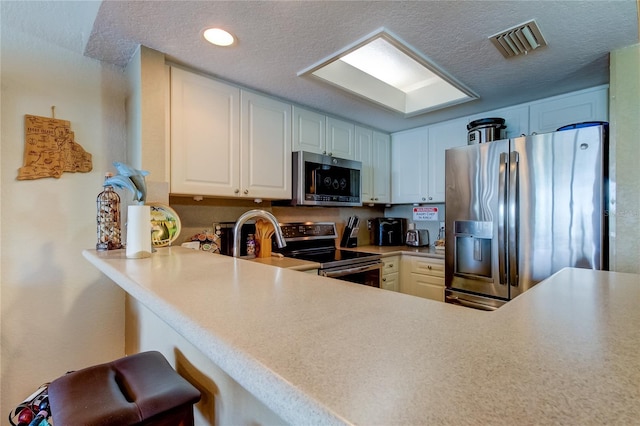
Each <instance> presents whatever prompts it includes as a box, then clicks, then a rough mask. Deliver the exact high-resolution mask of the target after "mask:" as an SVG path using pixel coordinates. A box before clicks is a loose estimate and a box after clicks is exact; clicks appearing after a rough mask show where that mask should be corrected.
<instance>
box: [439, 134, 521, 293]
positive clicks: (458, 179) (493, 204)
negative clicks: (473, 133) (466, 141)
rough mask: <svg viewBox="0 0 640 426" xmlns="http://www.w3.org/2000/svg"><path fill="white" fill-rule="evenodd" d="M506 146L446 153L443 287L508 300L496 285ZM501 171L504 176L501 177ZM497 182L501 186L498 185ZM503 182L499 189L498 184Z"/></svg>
mask: <svg viewBox="0 0 640 426" xmlns="http://www.w3.org/2000/svg"><path fill="white" fill-rule="evenodd" d="M508 143H509V141H506V140H503V141H495V142H490V143H485V144H478V145H469V146H465V147H460V148H454V149H449V150H447V151H446V156H445V158H446V168H445V186H446V209H445V283H446V285H447V287H449V288H452V289H459V290H463V291H470V292H474V293H479V294H485V295H488V296H490V297H496V298H501V299H507V300H508V298H509V285H508V282H507V280H503V282H502V283H501V280H500V274H499V271H500V268H499V258H500V255H505V254H506V253H505V251H506V250H500V249H499V245H498V232H499V228H500V223H499V218H500V211H499V206H500V204H499V200H500V190H502V194H503V195H504V194H505V193H506V192H507V188H506V187H505V184H506V183H508V182H507V181H506V177H507V176H506V174H508V173H509V170H508V168H507V167H508V164H507V163H505V162H503V163H501V154H503V155H502V158H503V161H506V160H505V159H506V156H507V155H508V153H509V144H508ZM501 168H502V169H503V170H504V171H505V173H506V174H505V173H503V174H501V173H499V171H500V170H501ZM500 176H502V178H503V180H502V181H501V179H500ZM501 182H502V183H501Z"/></svg>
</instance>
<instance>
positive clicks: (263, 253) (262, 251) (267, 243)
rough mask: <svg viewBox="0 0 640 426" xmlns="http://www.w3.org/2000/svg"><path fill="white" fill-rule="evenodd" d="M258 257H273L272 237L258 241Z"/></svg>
mask: <svg viewBox="0 0 640 426" xmlns="http://www.w3.org/2000/svg"><path fill="white" fill-rule="evenodd" d="M256 253H257V257H271V237H269V238H261V239H256Z"/></svg>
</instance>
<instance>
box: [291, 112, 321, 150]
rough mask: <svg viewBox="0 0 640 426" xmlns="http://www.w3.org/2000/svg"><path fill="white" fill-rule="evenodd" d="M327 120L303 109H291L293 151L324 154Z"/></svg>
mask: <svg viewBox="0 0 640 426" xmlns="http://www.w3.org/2000/svg"><path fill="white" fill-rule="evenodd" d="M326 125H327V118H326V116H324V115H322V114H318V113H317V112H313V111H309V110H306V109H304V108H299V107H294V108H293V150H294V151H309V152H314V153H316V154H324V153H325V151H326V150H325V144H326V137H325V131H326Z"/></svg>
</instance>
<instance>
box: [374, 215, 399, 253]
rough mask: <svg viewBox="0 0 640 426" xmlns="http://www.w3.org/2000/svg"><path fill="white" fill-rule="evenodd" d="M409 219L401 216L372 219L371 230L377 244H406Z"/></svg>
mask: <svg viewBox="0 0 640 426" xmlns="http://www.w3.org/2000/svg"><path fill="white" fill-rule="evenodd" d="M406 223H407V220H406V219H404V218H400V217H376V218H374V219H371V232H372V233H373V245H375V246H401V245H403V244H404V237H405V232H406V231H405V230H406V228H407V225H406Z"/></svg>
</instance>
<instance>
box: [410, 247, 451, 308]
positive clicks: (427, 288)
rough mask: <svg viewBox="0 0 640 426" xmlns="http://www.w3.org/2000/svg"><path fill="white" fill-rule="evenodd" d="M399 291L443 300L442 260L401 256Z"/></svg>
mask: <svg viewBox="0 0 640 426" xmlns="http://www.w3.org/2000/svg"><path fill="white" fill-rule="evenodd" d="M401 271H402V275H401V284H402V285H401V287H400V291H401V292H402V293H405V294H410V295H412V296H418V297H424V298H425V299H432V300H437V301H440V302H444V288H445V285H444V260H443V259H436V258H432V257H419V256H411V255H403V256H402V266H401Z"/></svg>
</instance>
